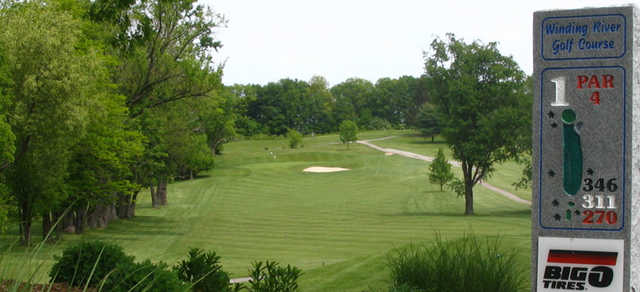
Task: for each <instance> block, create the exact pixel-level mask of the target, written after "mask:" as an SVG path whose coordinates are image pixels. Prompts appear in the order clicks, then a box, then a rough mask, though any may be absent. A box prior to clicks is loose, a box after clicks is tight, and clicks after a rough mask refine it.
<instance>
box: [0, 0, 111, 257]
mask: <svg viewBox="0 0 640 292" xmlns="http://www.w3.org/2000/svg"><path fill="white" fill-rule="evenodd" d="M0 14H1V15H0V26H1V27H2V28H3V29H2V31H0V45H2V51H3V52H4V53H5V57H6V60H7V63H8V64H9V65H8V66H9V68H8V72H9V76H10V79H11V86H10V87H9V89H8V91H9V92H10V96H12V97H13V100H12V102H11V103H10V104H9V105H3V106H8V114H7V117H8V119H7V120H8V123H9V124H10V125H11V129H12V132H13V134H14V135H15V156H14V161H13V162H12V163H6V158H5V162H3V163H5V164H3V165H2V166H0V170H1V171H2V174H3V175H6V178H7V182H8V185H9V187H10V194H11V196H12V199H13V200H14V201H15V203H16V204H17V205H18V209H19V213H20V230H21V233H22V234H21V236H22V240H23V243H24V244H26V245H28V244H29V243H30V239H31V223H32V219H33V218H34V217H35V216H37V215H38V214H39V213H40V212H42V211H45V210H49V209H50V208H51V207H52V206H56V205H58V204H60V202H62V201H63V200H64V199H65V197H66V195H67V194H68V193H67V186H66V184H65V177H66V176H67V165H68V164H69V159H70V157H71V153H72V152H71V150H70V149H71V148H72V147H73V145H74V144H75V143H76V142H77V141H78V139H79V138H80V137H82V136H83V135H84V130H85V126H86V123H87V113H88V111H87V106H86V105H87V104H88V103H91V102H92V101H91V99H90V98H89V96H90V95H91V94H92V93H94V92H95V91H94V89H95V87H94V85H95V84H96V78H100V77H99V76H97V75H99V73H98V72H101V71H102V68H101V64H100V62H98V61H96V60H100V58H99V57H98V58H96V55H99V52H96V51H95V50H92V48H91V47H87V46H84V44H82V43H81V42H80V41H79V38H80V32H79V29H78V28H79V27H81V24H80V23H79V22H78V21H77V20H75V19H73V18H72V17H71V16H70V15H69V14H67V13H64V12H62V11H61V10H60V9H59V7H58V6H57V5H56V3H43V2H39V1H33V2H25V3H11V4H9V5H8V6H6V7H3V9H2V10H1V11H0Z"/></svg>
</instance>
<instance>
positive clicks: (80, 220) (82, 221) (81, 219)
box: [74, 208, 87, 234]
mask: <svg viewBox="0 0 640 292" xmlns="http://www.w3.org/2000/svg"><path fill="white" fill-rule="evenodd" d="M74 223H75V226H76V234H82V233H83V232H84V227H85V225H86V224H87V209H85V208H80V209H78V210H76V218H75V222H74Z"/></svg>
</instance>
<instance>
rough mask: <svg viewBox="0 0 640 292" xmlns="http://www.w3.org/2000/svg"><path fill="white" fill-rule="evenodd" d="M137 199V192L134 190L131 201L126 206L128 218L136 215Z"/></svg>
mask: <svg viewBox="0 0 640 292" xmlns="http://www.w3.org/2000/svg"><path fill="white" fill-rule="evenodd" d="M137 199H138V192H137V191H136V192H135V193H133V196H132V197H131V201H130V202H129V205H128V206H127V216H129V217H128V218H133V217H136V200H137Z"/></svg>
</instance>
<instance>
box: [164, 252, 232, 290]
mask: <svg viewBox="0 0 640 292" xmlns="http://www.w3.org/2000/svg"><path fill="white" fill-rule="evenodd" d="M173 270H174V271H175V272H176V273H177V275H178V278H179V279H180V280H182V281H184V282H189V283H191V284H192V285H193V286H192V287H193V291H195V292H199V291H202V292H206V291H219V292H223V291H231V289H230V287H229V275H228V274H227V273H225V272H224V271H223V270H222V265H221V264H220V257H219V256H217V255H216V253H215V252H213V251H212V252H207V253H205V252H204V251H203V250H201V249H198V248H192V249H191V250H190V251H189V258H187V259H186V260H182V261H181V262H180V263H179V264H178V265H176V266H175V267H174V268H173Z"/></svg>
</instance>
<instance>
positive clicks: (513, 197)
mask: <svg viewBox="0 0 640 292" xmlns="http://www.w3.org/2000/svg"><path fill="white" fill-rule="evenodd" d="M395 137H396V136H388V137H383V138H377V139H370V140H359V141H356V143H358V144H362V145H365V146H368V147H371V148H373V149H376V150H378V151H382V152H385V153H393V154H397V155H400V156H404V157H409V158H413V159H418V160H423V161H429V162H431V161H433V159H434V158H433V157H431V156H424V155H420V154H416V153H413V152H408V151H402V150H398V149H393V148H382V147H380V146H377V145H374V144H372V143H371V142H373V141H382V140H388V139H392V138H395ZM449 164H451V165H453V166H455V167H461V166H460V162H458V161H455V160H449ZM480 185H482V186H483V187H485V188H487V189H489V190H491V191H494V192H496V193H498V194H500V195H502V196H504V197H506V198H507V199H510V200H512V201H515V202H518V203H520V204H526V205H529V206H531V201H528V200H525V199H522V198H520V197H518V196H516V195H514V194H512V193H510V192H507V191H505V190H503V189H499V188H497V187H495V186H492V185H490V184H488V183H486V182H484V181H481V182H480Z"/></svg>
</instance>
